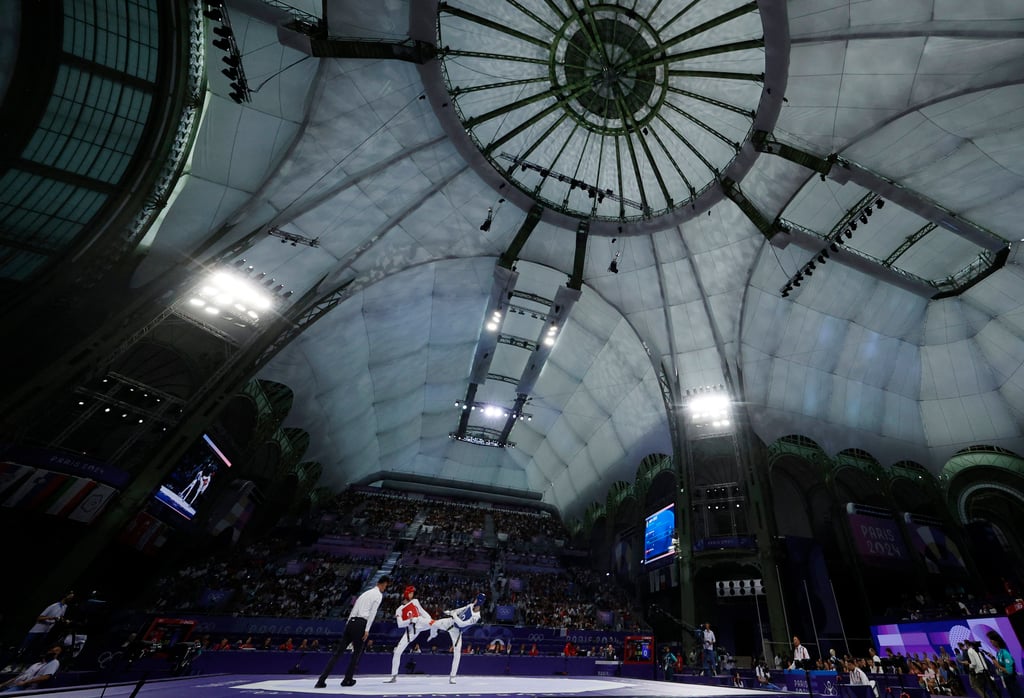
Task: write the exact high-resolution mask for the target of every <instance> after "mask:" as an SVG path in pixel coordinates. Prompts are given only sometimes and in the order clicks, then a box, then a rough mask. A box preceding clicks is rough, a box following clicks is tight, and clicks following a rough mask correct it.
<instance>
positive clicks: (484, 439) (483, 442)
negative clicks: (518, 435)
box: [448, 427, 516, 448]
mask: <svg viewBox="0 0 1024 698" xmlns="http://www.w3.org/2000/svg"><path fill="white" fill-rule="evenodd" d="M448 438H449V439H451V440H453V441H462V442H464V443H467V444H473V445H475V446H489V447H491V448H515V447H516V445H515V442H513V441H507V440H505V441H503V440H502V438H501V432H500V431H498V430H497V429H491V428H489V427H469V428H468V429H466V430H465V432H464V433H461V434H460V433H459V432H455V431H453V432H451V433H449V434H448Z"/></svg>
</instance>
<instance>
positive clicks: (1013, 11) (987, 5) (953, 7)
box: [934, 0, 1022, 20]
mask: <svg viewBox="0 0 1024 698" xmlns="http://www.w3.org/2000/svg"><path fill="white" fill-rule="evenodd" d="M934 3H935V19H949V20H963V19H973V20H980V19H987V20H1002V19H1020V18H1021V16H1022V12H1021V7H1020V3H1018V2H1016V0H976V1H975V2H971V3H968V4H965V3H962V2H957V0H934Z"/></svg>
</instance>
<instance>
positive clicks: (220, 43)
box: [211, 39, 231, 58]
mask: <svg viewBox="0 0 1024 698" xmlns="http://www.w3.org/2000/svg"><path fill="white" fill-rule="evenodd" d="M211 43H212V44H213V45H214V46H216V47H217V48H219V49H220V50H221V51H230V50H231V42H230V41H228V40H227V39H214V40H213V41H212V42H211ZM230 57H231V56H228V58H230Z"/></svg>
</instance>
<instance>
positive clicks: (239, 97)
mask: <svg viewBox="0 0 1024 698" xmlns="http://www.w3.org/2000/svg"><path fill="white" fill-rule="evenodd" d="M228 97H230V98H231V99H232V100H233V101H234V103H235V104H241V103H242V102H244V101H245V97H243V96H242V95H240V94H238V93H237V92H232V93H231V94H229V95H228Z"/></svg>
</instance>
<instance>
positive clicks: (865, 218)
mask: <svg viewBox="0 0 1024 698" xmlns="http://www.w3.org/2000/svg"><path fill="white" fill-rule="evenodd" d="M860 222H861V223H863V224H864V225H867V224H868V217H867V216H865V215H864V214H863V213H862V214H860Z"/></svg>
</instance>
